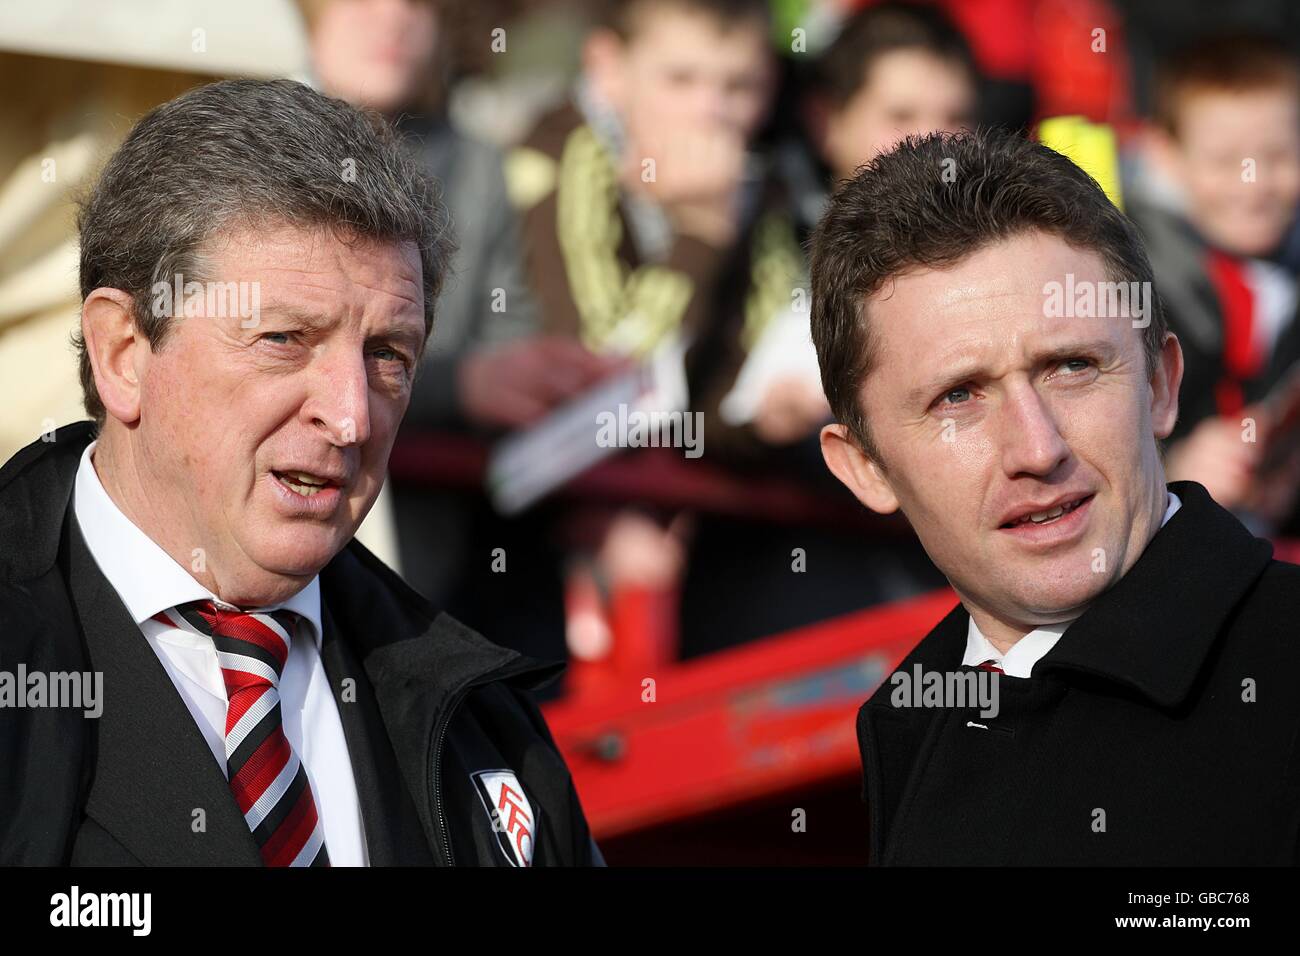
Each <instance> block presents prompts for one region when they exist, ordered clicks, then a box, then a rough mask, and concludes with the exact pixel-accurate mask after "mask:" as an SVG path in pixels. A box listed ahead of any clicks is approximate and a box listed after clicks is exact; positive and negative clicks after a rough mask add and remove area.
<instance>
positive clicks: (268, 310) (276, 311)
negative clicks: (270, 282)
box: [262, 305, 334, 329]
mask: <svg viewBox="0 0 1300 956" xmlns="http://www.w3.org/2000/svg"><path fill="white" fill-rule="evenodd" d="M262 314H263V315H267V316H270V317H271V318H273V319H282V320H284V321H286V322H295V323H297V324H298V325H305V326H308V327H309V328H313V329H323V328H328V327H329V326H331V325H333V324H334V321H333V320H332V319H327V318H325V317H324V316H322V315H318V314H317V313H315V312H308V311H307V310H305V309H299V308H295V307H294V306H279V305H265V306H262Z"/></svg>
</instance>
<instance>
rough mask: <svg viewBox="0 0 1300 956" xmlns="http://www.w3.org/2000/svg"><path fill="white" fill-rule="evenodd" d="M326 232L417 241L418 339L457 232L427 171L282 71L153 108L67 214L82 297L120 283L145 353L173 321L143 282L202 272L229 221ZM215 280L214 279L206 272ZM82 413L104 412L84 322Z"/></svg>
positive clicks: (368, 119) (366, 115) (375, 129)
mask: <svg viewBox="0 0 1300 956" xmlns="http://www.w3.org/2000/svg"><path fill="white" fill-rule="evenodd" d="M259 224H287V225H290V226H294V227H301V228H306V229H320V228H324V229H330V230H333V231H334V232H335V233H336V234H337V235H339V236H340V238H346V239H348V240H349V241H350V240H352V239H377V240H381V241H391V242H402V243H405V242H411V243H414V244H415V245H416V246H417V247H418V249H419V253H420V265H421V267H422V272H423V287H424V329H425V341H426V342H427V341H428V337H429V334H430V333H431V332H432V331H433V318H434V305H435V302H436V300H437V298H438V293H439V291H440V290H441V288H442V282H443V278H444V277H445V275H446V273H447V271H448V267H449V262H450V258H451V255H452V253H453V252H454V242H453V240H452V236H451V224H450V218H449V216H448V213H447V210H446V207H445V206H444V205H443V204H442V201H441V192H440V188H439V186H438V184H437V182H436V181H435V180H434V179H433V178H432V177H431V176H429V175H428V174H427V173H425V172H424V171H423V170H422V169H421V168H420V166H419V165H418V163H417V161H416V160H415V159H414V157H413V156H412V155H411V153H410V151H408V150H407V149H406V148H405V146H404V145H403V144H402V142H401V140H400V139H399V138H398V136H397V134H396V133H394V132H393V131H392V129H391V127H389V125H388V124H387V123H386V122H385V121H384V120H383V119H382V118H380V117H379V116H378V115H377V114H374V113H370V112H363V111H361V110H357V109H356V108H354V107H352V106H350V105H348V104H347V103H345V102H343V101H342V100H338V99H332V98H330V97H328V96H324V95H323V94H321V93H318V92H316V91H315V90H312V89H311V88H310V87H307V86H304V85H303V84H301V83H295V82H293V81H292V80H243V79H241V80H225V81H222V82H220V83H212V84H210V85H207V86H201V87H198V88H196V89H193V90H190V91H189V92H187V93H184V94H182V95H181V96H178V97H176V99H174V100H171V101H169V102H167V103H164V104H162V105H161V106H159V107H157V108H155V109H154V110H152V111H151V112H149V113H148V114H147V115H146V116H145V117H144V118H143V119H141V120H140V122H139V123H137V124H136V125H135V128H134V129H132V130H131V132H130V133H129V134H128V135H127V137H126V140H125V141H124V142H123V143H122V145H121V146H120V147H119V148H118V149H117V151H116V152H115V153H114V154H113V155H112V157H111V158H110V159H109V161H108V163H107V164H106V165H105V167H104V171H103V173H102V174H101V176H100V178H99V181H98V183H97V184H96V185H95V187H94V189H93V190H92V191H91V193H90V194H89V196H88V197H87V198H86V200H85V201H84V202H83V203H82V205H81V209H80V211H79V214H78V216H77V228H78V231H79V233H80V238H81V297H82V300H83V301H84V300H85V299H86V297H87V296H89V295H90V294H91V292H93V291H94V290H95V289H99V288H113V289H120V290H122V291H124V292H126V293H128V294H129V295H131V297H132V300H133V316H132V317H133V320H134V322H135V324H136V327H137V328H138V329H139V330H140V331H141V332H142V334H143V335H144V337H145V338H146V339H147V340H148V342H149V346H150V348H151V349H153V350H155V351H156V350H157V349H159V348H161V347H162V346H163V345H164V344H165V342H166V339H167V335H168V333H169V331H170V329H171V327H172V318H171V316H170V315H166V314H164V315H161V316H158V315H155V314H154V310H153V309H152V308H151V304H150V300H151V290H152V289H153V287H154V286H155V285H156V284H157V283H160V282H162V283H168V282H171V278H172V276H173V275H175V274H177V273H179V274H181V275H183V276H185V278H186V280H187V281H188V280H190V279H191V278H192V279H194V280H195V281H204V279H205V277H204V276H202V275H201V273H202V271H203V260H202V251H203V247H204V245H205V243H206V242H207V241H208V240H209V239H210V238H212V237H213V235H214V234H215V233H217V232H218V231H219V230H221V229H223V228H225V227H228V226H232V225H246V226H255V225H259ZM206 278H211V277H206ZM72 344H73V346H74V347H75V348H76V350H77V353H78V361H79V363H80V375H81V390H82V401H83V404H84V405H85V409H86V413H87V414H88V415H89V416H90V417H92V418H94V419H95V422H96V424H97V425H98V426H99V427H101V428H102V427H103V424H104V420H105V417H106V410H105V408H104V404H103V402H102V401H101V400H100V397H99V390H98V389H97V388H96V386H95V376H94V371H93V369H92V367H91V363H90V356H89V354H88V352H87V349H86V343H85V339H84V337H83V336H82V335H81V332H80V330H78V331H77V332H75V333H74V334H73V336H72Z"/></svg>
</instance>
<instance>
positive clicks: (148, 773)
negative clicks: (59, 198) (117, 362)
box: [0, 422, 599, 866]
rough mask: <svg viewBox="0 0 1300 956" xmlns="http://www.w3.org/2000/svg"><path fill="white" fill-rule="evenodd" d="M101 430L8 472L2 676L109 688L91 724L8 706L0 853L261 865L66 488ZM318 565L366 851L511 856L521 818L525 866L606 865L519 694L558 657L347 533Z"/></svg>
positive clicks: (23, 457) (440, 858)
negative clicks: (431, 588)
mask: <svg viewBox="0 0 1300 956" xmlns="http://www.w3.org/2000/svg"><path fill="white" fill-rule="evenodd" d="M92 437H93V423H91V422H78V423H76V424H73V425H68V426H65V427H64V428H61V429H59V430H58V431H57V432H56V433H55V434H54V440H53V441H50V442H44V441H36V442H33V443H32V444H31V445H28V446H27V447H26V448H24V449H23V450H22V451H20V452H19V453H18V454H17V455H15V456H14V457H13V458H12V459H10V460H9V462H8V463H7V464H6V465H5V466H4V468H3V469H2V470H0V671H9V672H10V673H17V671H18V666H19V665H20V664H21V665H24V666H25V668H26V670H27V672H28V673H31V672H33V671H43V672H46V673H51V672H53V673H69V672H73V673H75V672H84V671H99V672H102V674H103V698H104V703H103V712H102V715H101V716H99V717H98V718H87V717H85V716H83V711H82V710H80V709H69V708H55V707H44V708H16V707H0V864H45V865H63V864H72V865H80V864H96V865H103V864H125V865H131V864H149V865H175V864H197V865H227V864H245V865H254V866H255V865H259V864H260V863H261V859H260V856H259V854H258V851H257V847H256V845H255V843H254V842H253V839H252V835H251V833H250V832H249V830H248V827H247V826H246V825H245V823H244V820H243V817H242V816H241V814H240V813H239V810H238V808H237V807H236V805H235V802H234V799H233V798H232V797H231V795H230V791H229V789H228V787H227V784H226V780H225V777H224V775H223V774H222V772H221V770H220V768H219V767H218V766H217V764H216V761H214V760H213V759H212V752H211V750H209V749H208V746H207V744H206V742H205V741H204V739H203V737H202V735H201V733H200V731H199V729H198V727H197V726H196V725H195V723H194V720H193V718H192V717H191V715H190V713H189V711H188V710H187V709H186V707H185V705H184V703H183V701H182V700H181V698H180V697H179V695H178V694H177V693H176V690H175V688H174V686H173V685H172V683H171V680H170V678H169V677H168V676H167V674H166V671H165V670H164V669H163V667H162V664H161V663H160V662H159V661H158V659H157V657H156V656H155V654H154V652H153V651H152V649H151V648H150V647H149V645H148V643H147V642H146V641H144V639H143V638H142V636H141V633H140V630H139V628H138V627H137V626H136V624H135V623H134V622H133V621H132V620H131V618H130V616H129V615H128V613H127V610H126V608H125V607H124V606H123V604H122V602H121V600H120V598H118V596H117V594H116V592H115V591H113V589H112V588H111V586H110V585H109V584H108V581H107V579H106V578H105V577H104V575H103V574H102V573H101V572H100V570H99V568H98V566H97V565H96V564H95V561H94V558H93V557H92V556H91V555H90V552H89V550H88V549H87V547H86V544H85V541H84V539H83V538H82V535H81V532H80V528H79V527H78V525H77V522H76V519H75V516H74V512H73V507H72V492H73V487H74V477H75V473H76V469H77V465H78V463H79V461H80V458H81V453H82V451H83V450H84V448H85V446H86V445H87V444H88V443H89V442H90V440H91V439H92ZM320 577H321V600H322V630H323V635H322V644H321V657H322V661H323V663H324V666H325V672H326V674H327V675H328V677H329V679H330V683H331V685H332V686H333V688H334V694H335V699H336V701H337V702H338V709H339V715H340V718H341V720H342V724H343V731H344V735H345V738H346V741H347V747H348V754H349V756H350V758H351V760H352V769H353V775H354V777H355V779H356V782H357V790H358V795H359V797H360V802H361V813H362V820H363V827H364V831H365V836H366V845H367V850H368V854H369V858H370V862H371V864H372V865H403V864H411V865H419V864H439V865H450V864H470V865H501V866H507V865H517V864H516V862H515V861H516V860H518V859H519V857H518V856H517V855H515V854H513V853H512V852H511V851H510V850H509V849H508V845H507V844H506V842H505V841H506V840H508V839H509V838H510V835H511V833H513V835H514V836H515V837H518V838H519V841H520V842H519V845H521V846H524V847H526V846H527V838H526V837H522V836H521V834H520V831H519V827H521V826H523V827H524V828H525V829H526V830H527V831H528V834H529V835H530V836H531V837H532V838H533V844H532V845H533V853H532V864H533V865H584V864H591V863H596V862H599V851H598V850H596V848H595V844H594V842H593V841H592V839H591V835H590V833H589V831H588V828H587V824H586V820H585V819H584V817H583V813H582V808H581V806H580V805H579V802H578V796H577V793H576V792H575V790H574V787H573V783H572V781H571V780H570V777H569V773H568V770H567V768H566V767H565V764H564V761H563V759H562V757H561V756H560V754H559V752H558V750H557V749H556V746H555V742H554V740H553V739H552V737H551V735H550V733H549V731H548V730H547V728H546V724H545V722H544V721H543V719H542V716H541V714H540V713H539V712H538V710H537V707H536V705H535V704H534V703H533V702H532V700H531V698H530V696H529V694H528V689H529V688H533V687H536V686H539V685H541V684H544V683H545V682H546V681H547V680H549V679H551V678H553V677H554V676H555V675H556V674H557V673H558V672H559V670H560V669H562V667H563V665H561V664H543V663H540V662H538V661H534V660H531V659H528V658H525V657H522V656H521V655H519V654H517V653H515V652H514V651H510V650H507V649H505V648H502V647H499V646H497V645H495V644H492V643H490V642H488V641H487V640H485V639H484V638H482V637H480V636H479V635H478V634H475V633H474V632H473V631H471V630H469V629H468V628H466V627H464V626H462V625H461V624H459V623H458V622H456V621H455V620H453V619H451V618H450V617H448V616H447V615H445V614H441V615H440V614H438V613H437V612H436V611H435V610H434V609H433V608H432V607H431V606H430V605H429V604H428V603H427V602H426V601H425V600H424V599H423V598H421V597H420V596H419V595H418V594H416V593H415V592H414V591H412V590H411V589H410V588H409V587H408V586H407V585H406V584H404V583H403V582H402V580H401V579H400V578H399V577H397V575H396V574H394V573H393V572H392V571H391V570H389V568H387V567H386V566H385V565H384V564H383V563H382V562H380V561H379V560H378V559H377V558H375V557H374V556H373V555H372V554H370V552H369V551H367V550H366V549H365V548H364V547H362V546H361V545H360V544H359V543H357V542H356V541H353V542H351V543H350V544H349V545H348V546H347V547H346V548H344V549H343V550H342V551H341V552H339V554H337V555H336V556H335V557H334V558H333V560H331V561H330V563H329V564H328V565H326V567H325V568H324V569H323V570H322V571H321V575H320ZM482 771H507V772H512V773H513V774H514V775H515V780H516V781H517V782H518V783H519V785H520V786H521V787H522V789H523V792H524V795H525V797H526V799H527V801H528V803H529V804H530V805H531V807H532V810H533V815H534V816H535V818H536V819H534V820H531V821H529V824H528V825H525V824H524V823H523V821H522V818H521V817H520V816H519V814H518V813H517V812H516V813H515V814H514V816H515V817H516V819H515V820H514V824H515V825H514V826H513V827H510V831H511V833H507V832H506V830H507V825H509V824H510V823H511V820H509V819H508V818H506V816H505V815H504V814H503V815H501V816H499V817H497V818H496V819H497V820H498V821H500V822H499V824H498V825H497V826H495V827H494V822H493V817H492V816H491V808H489V807H488V806H487V803H488V801H487V800H486V799H485V795H484V790H483V787H482V784H483V780H484V778H481V777H480V778H477V780H476V778H475V777H474V776H472V775H474V774H477V773H480V772H482ZM489 779H502V778H489ZM497 792H498V793H499V791H497ZM199 811H202V812H201V813H200V812H199ZM196 821H197V822H196ZM200 824H201V825H200ZM196 830H197V831H198V832H195V831H196Z"/></svg>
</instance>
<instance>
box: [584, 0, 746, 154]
mask: <svg viewBox="0 0 1300 956" xmlns="http://www.w3.org/2000/svg"><path fill="white" fill-rule="evenodd" d="M635 19H636V26H635V32H634V34H633V35H632V37H631V38H630V39H629V40H628V41H627V42H626V43H621V42H614V43H612V44H611V46H610V50H609V52H608V55H607V56H606V57H604V58H603V59H602V62H601V63H600V66H599V69H598V71H597V72H598V76H597V77H596V82H597V86H598V88H599V89H600V91H601V93H602V94H603V95H604V96H605V97H606V98H607V99H608V100H609V101H610V102H611V103H612V105H613V106H614V107H615V108H616V109H617V110H618V111H619V114H620V115H621V116H622V118H623V122H624V123H625V124H626V126H627V127H628V133H629V136H630V138H631V139H632V141H633V142H648V141H653V140H654V139H655V138H656V137H663V136H670V135H671V134H672V131H673V130H693V131H702V130H703V131H707V130H709V129H712V128H715V127H726V128H728V129H731V130H734V131H735V132H737V133H739V134H740V135H741V136H742V137H748V136H749V135H750V134H752V133H753V132H754V131H755V129H756V128H757V127H758V124H759V123H760V122H761V121H762V119H763V115H764V113H765V111H766V109H767V104H768V96H769V93H770V89H771V62H770V54H769V52H768V49H767V37H766V33H765V31H764V28H763V24H762V23H761V22H760V21H758V20H748V21H741V22H737V23H734V24H722V23H719V22H718V21H717V20H716V19H715V18H713V17H711V16H709V15H708V14H705V13H700V12H696V11H691V10H687V9H680V8H677V7H674V6H669V5H652V8H651V9H649V10H647V11H645V12H644V13H643V14H641V15H640V16H638V17H636V18H635Z"/></svg>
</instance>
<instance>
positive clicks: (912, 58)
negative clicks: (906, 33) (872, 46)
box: [825, 49, 975, 179]
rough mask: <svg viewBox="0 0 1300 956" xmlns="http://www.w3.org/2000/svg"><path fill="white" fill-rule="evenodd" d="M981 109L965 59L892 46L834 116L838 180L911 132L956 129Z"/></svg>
mask: <svg viewBox="0 0 1300 956" xmlns="http://www.w3.org/2000/svg"><path fill="white" fill-rule="evenodd" d="M974 113H975V87H974V84H973V83H972V79H971V75H970V73H969V72H968V71H967V70H966V69H964V68H963V67H962V65H961V64H959V63H956V62H953V61H951V60H945V59H943V58H941V57H938V56H935V55H934V54H933V53H930V52H928V51H926V50H920V49H912V50H909V49H902V50H892V51H890V52H889V53H886V54H884V55H882V56H881V57H880V58H879V59H877V60H876V62H875V63H873V64H872V66H871V69H870V71H869V73H868V75H867V76H866V77H865V78H864V81H863V84H862V86H861V87H860V88H859V89H858V92H857V93H856V94H855V95H854V96H853V97H852V98H851V99H849V101H848V102H847V103H845V104H844V105H843V106H842V107H841V108H839V109H838V110H835V111H834V112H833V113H832V114H831V116H830V117H829V120H828V123H827V129H826V143H825V152H826V158H827V161H828V162H829V163H830V165H831V167H832V171H833V172H834V174H835V177H836V178H837V179H846V178H848V177H849V176H851V175H852V174H853V171H854V170H855V169H857V167H858V166H860V165H862V164H863V163H866V162H868V161H870V160H871V159H872V158H874V157H875V156H876V155H877V154H879V153H882V152H886V151H888V150H890V149H892V148H893V147H894V146H896V145H897V144H898V142H899V141H900V140H902V139H903V138H904V137H905V136H908V135H912V134H916V135H920V134H924V133H933V132H940V131H942V132H955V131H956V130H959V129H962V128H964V127H966V126H969V125H970V123H971V122H972V121H973V119H974Z"/></svg>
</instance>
